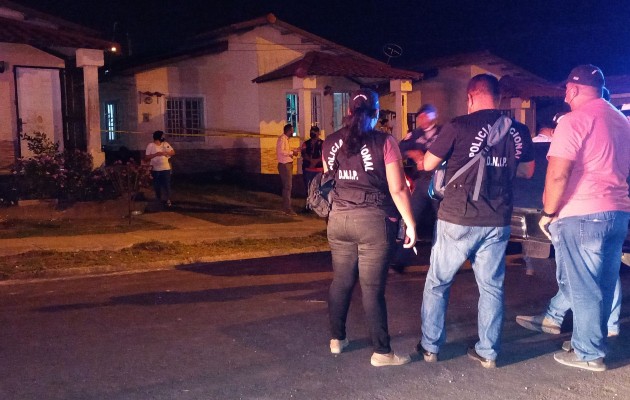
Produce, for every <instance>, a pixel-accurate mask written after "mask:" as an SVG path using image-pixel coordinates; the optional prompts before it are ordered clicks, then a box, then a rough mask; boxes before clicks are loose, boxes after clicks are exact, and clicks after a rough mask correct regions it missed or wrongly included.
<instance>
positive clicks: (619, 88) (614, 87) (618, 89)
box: [606, 75, 630, 96]
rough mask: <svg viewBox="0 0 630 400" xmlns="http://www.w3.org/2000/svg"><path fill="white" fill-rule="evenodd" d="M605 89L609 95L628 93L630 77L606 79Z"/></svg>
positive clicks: (622, 76) (620, 76)
mask: <svg viewBox="0 0 630 400" xmlns="http://www.w3.org/2000/svg"><path fill="white" fill-rule="evenodd" d="M606 87H607V88H608V90H610V94H611V95H613V96H614V95H615V94H622V93H630V75H614V76H607V77H606Z"/></svg>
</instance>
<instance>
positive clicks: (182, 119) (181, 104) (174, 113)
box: [164, 97, 205, 142]
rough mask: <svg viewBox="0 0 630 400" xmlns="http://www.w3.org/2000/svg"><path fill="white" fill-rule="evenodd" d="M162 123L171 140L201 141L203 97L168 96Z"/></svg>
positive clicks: (202, 137) (202, 133) (202, 131)
mask: <svg viewBox="0 0 630 400" xmlns="http://www.w3.org/2000/svg"><path fill="white" fill-rule="evenodd" d="M164 124H165V130H166V133H167V134H168V135H169V139H171V140H173V141H180V142H202V141H203V140H204V137H205V136H204V133H205V132H204V126H203V98H201V97H168V98H167V99H166V113H165V123H164Z"/></svg>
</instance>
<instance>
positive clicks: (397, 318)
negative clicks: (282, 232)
mask: <svg viewBox="0 0 630 400" xmlns="http://www.w3.org/2000/svg"><path fill="white" fill-rule="evenodd" d="M419 250H420V257H419V258H418V259H417V260H416V261H417V264H418V265H417V266H413V267H411V268H408V269H407V271H406V272H405V273H404V274H396V273H393V272H392V273H390V275H389V282H388V288H387V300H388V308H389V327H390V334H391V336H392V346H393V348H394V349H395V350H396V351H398V352H411V351H412V350H413V349H414V347H415V344H416V343H417V341H418V338H419V333H420V320H419V310H420V304H421V295H422V288H423V285H424V279H425V271H426V263H427V255H428V246H427V245H425V246H424V247H421V248H420V249H419ZM550 268H551V267H550ZM551 277H552V274H551V273H550V272H549V271H547V272H545V273H543V271H539V272H538V273H537V274H536V275H534V276H533V277H529V276H526V275H525V273H524V267H523V265H522V260H521V259H520V256H519V255H518V254H515V255H511V256H509V257H508V272H507V276H506V299H505V302H506V310H505V319H504V320H505V324H504V330H503V351H502V353H501V355H500V358H499V360H498V367H499V368H497V369H495V370H485V369H483V368H482V367H481V366H480V365H479V363H477V362H475V361H472V360H470V359H468V358H467V357H466V355H465V353H466V348H467V346H469V345H471V344H473V343H474V342H475V339H476V317H477V312H476V309H477V307H476V302H477V298H478V292H477V287H476V284H475V280H474V275H473V273H472V271H470V270H463V271H461V272H460V273H459V275H458V276H457V279H456V282H455V284H454V286H453V290H452V293H451V303H450V307H449V313H448V316H447V331H448V341H447V344H446V345H445V346H444V347H443V349H442V351H441V352H440V358H441V361H440V362H438V363H437V364H427V363H425V362H423V361H415V362H412V363H411V364H408V365H405V366H401V367H383V368H375V367H372V366H371V365H370V355H371V347H370V344H369V340H368V336H367V332H366V327H365V323H364V318H363V311H362V308H361V302H360V298H359V296H360V293H359V291H358V290H357V291H356V292H355V298H354V299H353V303H352V306H351V309H350V315H349V318H348V334H349V338H350V340H351V344H350V347H349V348H348V349H347V351H346V352H344V353H343V354H340V355H337V356H335V355H332V354H330V352H329V349H328V340H329V334H328V328H327V309H326V298H327V289H328V285H329V284H330V280H331V278H332V273H331V267H330V254H329V253H325V252H324V253H311V254H301V255H292V256H284V257H274V258H263V259H254V260H245V261H226V262H218V263H209V264H197V265H182V266H179V267H177V268H175V269H172V270H165V271H154V272H143V273H135V274H121V275H110V276H98V277H81V278H75V279H62V280H47V281H31V282H9V283H3V284H1V285H0V376H2V379H0V399H3V400H13V399H50V400H53V399H64V400H70V399H457V400H467V399H471V400H472V399H475V400H478V399H630V384H629V383H628V376H630V366H629V363H630V346H629V344H630V343H629V342H630V317H629V315H630V308H628V307H624V309H623V310H622V328H621V329H622V331H621V336H620V337H619V338H617V339H615V340H613V341H611V343H610V347H611V351H610V356H609V357H608V358H607V364H608V366H609V368H610V369H609V370H608V371H607V372H604V373H593V372H587V371H582V370H577V369H572V368H568V367H564V366H561V365H559V364H557V363H556V362H555V361H554V360H553V357H552V355H553V353H554V352H555V351H558V350H559V349H560V346H561V343H562V341H563V340H568V339H569V337H570V333H569V331H570V329H571V326H570V322H567V321H565V326H564V327H563V334H561V335H558V336H551V335H546V334H536V333H534V332H530V331H527V330H525V329H523V328H521V327H519V326H518V325H516V323H515V322H514V317H515V316H516V315H517V314H529V313H537V312H540V311H542V310H543V308H544V306H545V304H546V302H547V300H548V299H549V298H550V297H551V295H552V294H554V293H555V290H556V287H555V286H554V282H553V279H551ZM622 282H623V287H624V289H625V292H626V293H630V290H629V289H630V273H623V274H622ZM627 299H628V296H626V303H627ZM569 320H570V318H569Z"/></svg>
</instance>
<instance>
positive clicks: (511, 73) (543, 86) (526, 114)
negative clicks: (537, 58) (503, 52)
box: [381, 51, 564, 135]
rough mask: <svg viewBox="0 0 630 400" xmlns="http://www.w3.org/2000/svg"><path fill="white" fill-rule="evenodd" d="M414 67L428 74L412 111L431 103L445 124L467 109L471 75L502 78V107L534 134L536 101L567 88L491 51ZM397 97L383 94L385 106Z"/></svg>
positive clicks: (411, 96) (415, 88)
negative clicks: (486, 74)
mask: <svg viewBox="0 0 630 400" xmlns="http://www.w3.org/2000/svg"><path fill="white" fill-rule="evenodd" d="M413 69H414V70H418V71H422V72H423V75H424V77H423V79H422V80H420V81H416V82H415V83H414V84H413V90H412V91H411V92H410V93H409V94H408V100H409V107H408V108H409V112H410V114H411V113H414V112H415V111H416V110H417V109H418V108H420V106H421V105H422V104H424V103H431V104H433V105H435V106H436V107H437V109H438V115H439V117H438V118H439V121H438V122H439V123H441V124H443V123H445V122H448V121H449V120H451V119H452V118H454V117H456V116H458V115H463V114H466V113H467V106H466V86H467V84H468V81H469V80H470V78H472V77H473V76H475V75H477V74H481V73H488V74H491V75H494V76H496V77H497V78H498V79H499V83H500V85H501V98H502V101H501V104H500V107H499V108H501V109H503V110H505V111H506V112H507V113H509V114H510V115H511V116H512V117H514V118H515V119H516V120H518V121H520V122H522V123H524V124H525V125H527V126H528V127H529V129H530V132H531V133H532V135H534V134H536V122H537V115H536V109H537V107H536V101H541V100H542V99H550V98H551V99H554V98H555V99H562V98H563V97H564V90H563V89H562V88H561V87H559V86H558V85H554V84H552V83H550V82H548V81H546V80H544V79H543V78H540V77H538V76H536V75H534V74H532V73H531V72H529V71H527V70H525V69H523V68H521V67H519V66H517V65H515V64H513V63H511V62H509V61H506V60H504V59H502V58H500V57H498V56H496V55H494V54H492V53H491V52H489V51H479V52H472V53H463V54H457V55H453V56H449V57H443V58H436V59H431V60H429V61H427V62H424V63H422V64H420V65H417V66H415V67H414V68H413ZM394 101H395V99H393V97H392V96H391V95H388V96H382V97H381V107H383V108H389V107H390V105H391V104H392V103H393V102H394ZM411 115H412V114H411ZM411 115H408V121H409V123H410V125H411V124H413V118H412V117H411Z"/></svg>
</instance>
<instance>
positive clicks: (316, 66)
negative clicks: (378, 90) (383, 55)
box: [252, 51, 422, 83]
mask: <svg viewBox="0 0 630 400" xmlns="http://www.w3.org/2000/svg"><path fill="white" fill-rule="evenodd" d="M314 75H318V76H343V77H347V78H354V79H359V78H375V79H414V80H417V79H420V78H421V77H422V74H420V73H418V72H413V71H406V70H402V69H397V68H392V67H390V66H388V65H387V64H384V63H380V62H375V61H368V60H365V59H363V58H362V59H357V58H353V57H349V56H347V55H345V56H342V55H336V54H329V53H324V52H320V51H311V52H308V53H306V54H305V55H304V57H302V58H301V59H299V60H297V61H293V62H291V63H289V64H286V65H284V66H282V67H280V68H278V69H276V70H274V71H271V72H269V73H266V74H264V75H261V76H259V77H257V78H255V79H253V80H252V82H255V83H262V82H268V81H273V80H277V79H282V78H288V77H292V76H297V77H301V78H303V77H306V76H314Z"/></svg>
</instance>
